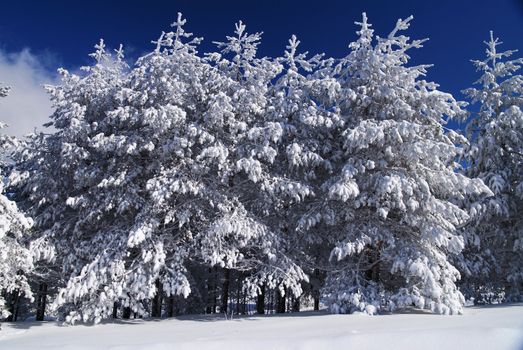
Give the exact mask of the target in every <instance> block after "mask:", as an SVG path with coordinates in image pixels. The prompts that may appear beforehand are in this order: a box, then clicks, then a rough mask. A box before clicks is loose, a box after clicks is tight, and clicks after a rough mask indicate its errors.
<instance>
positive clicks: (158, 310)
mask: <svg viewBox="0 0 523 350" xmlns="http://www.w3.org/2000/svg"><path fill="white" fill-rule="evenodd" d="M155 285H156V295H155V296H154V298H153V305H152V310H151V316H152V317H162V300H163V285H162V283H161V282H160V280H159V279H157V280H156V282H155Z"/></svg>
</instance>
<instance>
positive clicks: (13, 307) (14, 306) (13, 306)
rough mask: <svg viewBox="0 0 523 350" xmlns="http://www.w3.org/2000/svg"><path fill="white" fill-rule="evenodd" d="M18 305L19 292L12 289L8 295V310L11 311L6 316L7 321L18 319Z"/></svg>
mask: <svg viewBox="0 0 523 350" xmlns="http://www.w3.org/2000/svg"><path fill="white" fill-rule="evenodd" d="M19 307H20V293H19V292H18V291H14V292H12V293H11V295H10V303H9V312H10V313H11V314H10V315H9V316H8V317H7V320H6V321H7V322H16V321H17V320H18V309H19Z"/></svg>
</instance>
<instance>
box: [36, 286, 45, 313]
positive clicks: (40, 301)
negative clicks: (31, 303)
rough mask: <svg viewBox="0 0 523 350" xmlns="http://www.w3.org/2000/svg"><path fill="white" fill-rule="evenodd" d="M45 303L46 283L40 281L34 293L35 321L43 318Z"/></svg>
mask: <svg viewBox="0 0 523 350" xmlns="http://www.w3.org/2000/svg"><path fill="white" fill-rule="evenodd" d="M46 304H47V283H45V282H41V283H40V284H39V285H38V294H37V295H36V320H37V321H43V320H44V318H45V307H46Z"/></svg>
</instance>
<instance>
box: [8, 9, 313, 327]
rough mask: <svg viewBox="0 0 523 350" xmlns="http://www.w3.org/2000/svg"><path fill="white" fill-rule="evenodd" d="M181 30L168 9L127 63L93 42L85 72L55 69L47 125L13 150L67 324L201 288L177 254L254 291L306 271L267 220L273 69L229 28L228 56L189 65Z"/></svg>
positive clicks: (192, 55) (275, 131) (189, 50)
mask: <svg viewBox="0 0 523 350" xmlns="http://www.w3.org/2000/svg"><path fill="white" fill-rule="evenodd" d="M184 24H185V20H184V19H182V17H181V15H179V16H178V19H177V21H176V22H175V23H173V26H174V27H175V29H176V30H175V31H173V32H169V33H162V35H161V37H160V38H159V39H158V40H157V41H156V42H155V43H156V45H157V47H156V49H155V50H154V51H153V52H152V53H150V54H147V55H145V56H143V57H141V58H140V59H138V61H137V62H136V64H135V65H134V66H133V67H132V68H129V67H127V66H126V64H125V63H124V61H123V52H122V50H121V49H120V50H118V51H117V54H116V57H112V56H111V55H109V54H108V53H107V52H106V51H105V46H104V43H103V41H102V42H100V44H99V45H97V46H96V49H97V51H96V52H95V53H94V54H93V55H92V56H93V57H94V58H95V59H96V65H95V66H93V67H88V68H85V75H84V76H77V75H74V74H70V73H68V72H67V71H65V70H61V73H62V76H63V81H62V84H61V85H59V86H56V87H49V92H50V94H51V98H52V101H53V103H54V106H55V112H54V114H53V115H52V117H51V118H52V123H51V124H52V125H53V126H54V128H55V129H56V131H55V132H52V133H51V134H49V135H38V136H35V137H34V138H33V141H32V143H30V145H29V146H28V147H27V148H26V150H25V151H24V152H22V153H21V154H20V156H19V166H18V170H17V171H16V172H14V173H13V176H12V179H13V186H18V189H19V190H20V191H22V192H23V193H22V195H23V196H22V198H25V199H23V200H22V202H23V203H24V205H25V206H27V207H28V208H29V209H30V210H31V212H32V213H33V214H34V217H35V222H36V230H37V231H38V232H39V237H40V238H42V239H49V240H50V241H51V242H53V243H54V244H55V246H56V249H57V253H58V254H57V256H59V257H60V262H59V264H60V265H62V266H63V271H62V272H63V275H64V276H65V280H64V285H63V286H62V288H61V290H60V292H59V293H58V297H57V298H56V300H55V302H54V306H55V307H56V308H61V309H62V310H64V311H67V312H69V316H68V317H67V320H68V321H69V322H75V321H76V320H79V319H82V320H86V321H87V320H94V321H95V322H98V321H100V320H101V319H102V318H106V317H111V316H112V314H113V309H114V303H115V302H119V303H120V304H121V305H122V306H123V307H130V308H131V309H132V310H133V311H135V312H137V313H138V314H141V315H145V314H147V313H148V311H147V310H148V307H149V306H150V304H151V303H150V301H151V299H153V298H154V297H155V295H156V294H157V293H158V291H159V289H160V288H159V287H158V286H159V285H161V287H162V288H161V289H163V292H164V293H165V294H167V295H178V294H181V295H183V296H187V295H188V294H189V292H190V291H191V288H193V287H196V288H203V287H202V286H195V285H194V284H193V285H191V283H190V282H189V281H195V280H196V279H195V278H192V277H191V276H190V271H188V269H187V265H186V263H187V262H188V261H190V262H191V264H203V265H204V266H205V265H206V266H221V267H224V268H234V269H238V270H244V271H251V270H252V271H254V272H253V274H252V275H251V277H250V279H249V282H248V283H247V286H246V287H247V288H248V289H250V290H251V291H253V292H257V291H258V290H259V289H258V286H259V285H261V284H263V283H269V284H270V283H272V284H279V283H283V284H284V285H287V286H289V287H291V288H292V289H294V290H295V292H296V294H299V292H300V290H299V281H300V280H302V279H306V276H305V275H304V274H303V272H302V271H301V269H300V268H299V267H297V266H296V265H295V264H293V263H292V261H291V260H290V259H287V258H286V256H285V254H283V252H284V249H280V247H281V245H282V244H283V243H282V242H280V237H281V236H280V235H279V234H278V233H279V232H278V231H277V230H275V229H274V227H273V226H271V225H272V221H271V220H270V217H269V216H268V214H267V211H268V208H270V203H268V199H269V197H270V196H268V195H267V194H266V193H267V191H265V190H264V186H265V184H267V183H268V182H269V181H270V175H269V174H268V171H267V167H268V165H269V164H270V163H271V158H272V157H273V153H274V151H273V150H272V149H271V147H270V145H271V144H273V143H276V142H278V138H279V135H280V133H281V131H280V130H279V125H276V124H275V123H267V122H266V120H264V119H263V115H264V110H265V108H267V106H266V102H265V100H266V97H265V94H266V91H267V84H269V83H270V81H271V79H272V77H274V76H275V74H277V73H278V72H279V66H278V65H277V64H274V63H273V62H271V61H270V60H268V59H255V57H254V55H255V50H253V46H254V48H255V46H256V45H257V44H255V43H253V42H254V41H257V40H259V38H257V36H256V35H255V36H254V37H253V36H250V35H247V34H245V33H244V29H245V28H244V26H243V25H242V24H239V25H238V28H237V37H236V38H230V39H229V40H230V41H231V42H233V43H234V42H235V40H237V46H236V45H235V44H231V45H229V44H225V46H224V48H225V51H227V50H228V47H229V46H230V47H235V48H236V47H238V48H239V49H238V51H234V50H232V51H231V52H233V53H234V55H235V56H234V59H233V61H232V62H229V61H227V60H226V59H224V58H222V57H221V55H220V54H213V55H210V56H209V57H208V58H207V59H202V58H201V57H200V56H198V53H197V46H196V45H197V44H198V43H199V41H200V39H198V38H196V39H192V40H191V39H190V37H191V34H190V33H187V32H186V31H185V30H184V28H183V25H184ZM252 38H256V40H251V39H252ZM233 71H235V73H234V74H231V73H232V72H233ZM158 281H159V282H160V284H159V283H158ZM155 310H158V306H157V307H155ZM156 312H157V311H156Z"/></svg>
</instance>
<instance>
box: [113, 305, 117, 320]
mask: <svg viewBox="0 0 523 350" xmlns="http://www.w3.org/2000/svg"><path fill="white" fill-rule="evenodd" d="M113 318H118V302H116V301H115V302H114V304H113Z"/></svg>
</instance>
